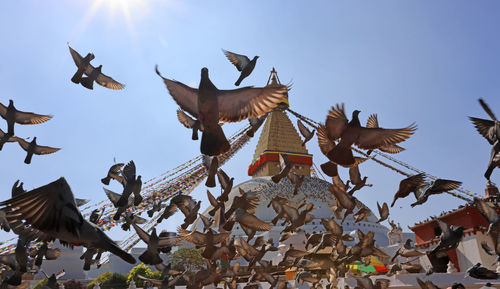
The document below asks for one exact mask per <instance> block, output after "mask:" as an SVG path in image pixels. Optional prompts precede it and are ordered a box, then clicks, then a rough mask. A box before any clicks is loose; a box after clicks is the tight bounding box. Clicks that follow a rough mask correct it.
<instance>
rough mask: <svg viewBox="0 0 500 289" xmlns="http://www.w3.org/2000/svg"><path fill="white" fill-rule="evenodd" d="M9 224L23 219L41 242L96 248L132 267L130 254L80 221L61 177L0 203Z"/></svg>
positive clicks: (100, 232) (73, 198)
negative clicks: (55, 240)
mask: <svg viewBox="0 0 500 289" xmlns="http://www.w3.org/2000/svg"><path fill="white" fill-rule="evenodd" d="M0 206H5V207H6V208H7V209H8V210H6V212H7V213H6V214H7V218H8V219H10V221H9V222H15V221H21V220H24V221H25V223H26V224H29V225H31V227H32V228H33V229H36V230H38V231H40V232H41V233H42V234H43V236H41V237H40V238H39V239H40V240H42V241H52V240H54V239H59V240H60V242H61V243H63V244H67V245H72V246H85V247H87V248H89V247H92V248H99V249H103V250H105V251H110V252H111V253H113V254H115V255H117V256H118V257H120V258H121V259H123V260H124V261H126V262H128V263H131V264H134V263H135V262H136V261H135V259H134V257H132V255H130V254H128V253H127V252H125V251H123V250H122V249H121V248H120V247H119V246H118V245H116V243H115V242H113V241H112V240H111V239H110V238H109V237H108V236H107V235H106V234H104V233H103V232H102V231H101V229H99V228H98V227H97V226H95V225H94V224H92V223H90V222H89V221H87V220H86V219H84V218H83V216H82V214H81V212H80V211H79V210H78V208H77V207H76V203H75V197H74V195H73V193H72V191H71V188H70V187H69V185H68V183H67V182H66V180H65V179H64V178H60V179H58V180H56V181H54V182H52V183H50V184H48V185H45V186H42V187H39V188H36V189H34V190H32V191H29V192H27V193H25V194H22V195H19V196H17V197H14V198H12V199H9V200H6V201H3V202H1V203H0Z"/></svg>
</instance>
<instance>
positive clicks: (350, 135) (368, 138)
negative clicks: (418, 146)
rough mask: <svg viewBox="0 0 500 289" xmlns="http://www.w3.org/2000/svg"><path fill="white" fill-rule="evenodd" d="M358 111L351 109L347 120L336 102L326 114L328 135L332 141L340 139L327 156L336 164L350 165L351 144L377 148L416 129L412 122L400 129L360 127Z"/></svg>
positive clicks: (402, 139) (412, 132)
mask: <svg viewBox="0 0 500 289" xmlns="http://www.w3.org/2000/svg"><path fill="white" fill-rule="evenodd" d="M359 113H360V111H359V110H355V111H353V112H352V119H351V121H348V120H347V117H346V115H345V112H344V105H343V104H342V105H338V104H337V106H336V107H332V109H331V110H330V112H329V114H328V116H327V119H326V129H327V132H328V135H329V136H330V137H331V138H332V139H333V140H334V141H337V140H339V139H340V142H339V143H338V144H337V146H335V147H334V148H333V149H332V150H331V151H330V152H329V153H328V158H329V159H330V160H332V161H333V162H335V163H337V164H340V165H352V164H354V163H355V159H354V156H353V154H352V150H351V146H352V145H353V144H355V145H356V146H358V147H359V148H360V149H367V150H370V149H371V150H373V149H378V148H380V147H384V146H388V145H394V144H397V143H400V142H402V141H405V140H407V139H408V138H409V137H410V136H411V135H412V134H414V133H415V130H416V129H417V127H416V125H414V124H412V125H410V126H408V127H406V128H400V129H384V128H366V127H362V126H361V123H360V121H359V118H358V115H359Z"/></svg>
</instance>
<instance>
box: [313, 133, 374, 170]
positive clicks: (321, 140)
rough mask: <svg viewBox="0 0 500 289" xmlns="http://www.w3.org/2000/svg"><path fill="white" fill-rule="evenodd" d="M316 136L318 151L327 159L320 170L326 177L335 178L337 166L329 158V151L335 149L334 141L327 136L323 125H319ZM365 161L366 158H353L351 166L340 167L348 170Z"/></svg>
mask: <svg viewBox="0 0 500 289" xmlns="http://www.w3.org/2000/svg"><path fill="white" fill-rule="evenodd" d="M316 135H317V137H318V146H319V149H320V150H321V153H323V154H324V155H325V156H326V157H327V158H328V159H329V161H328V162H326V163H324V164H321V165H320V167H321V170H322V171H323V172H324V173H325V174H326V175H327V176H329V177H335V176H337V175H338V168H337V165H338V164H337V163H335V162H334V161H332V159H330V158H329V153H330V151H332V150H333V148H335V146H336V144H335V140H334V139H333V138H331V137H330V136H329V135H328V131H327V130H326V127H325V126H324V125H319V126H318V127H317V132H316ZM366 160H367V158H361V157H354V163H353V164H349V165H342V166H343V167H347V168H350V167H354V166H357V165H359V164H361V163H362V162H364V161H366Z"/></svg>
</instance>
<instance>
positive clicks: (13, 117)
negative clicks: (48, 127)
mask: <svg viewBox="0 0 500 289" xmlns="http://www.w3.org/2000/svg"><path fill="white" fill-rule="evenodd" d="M0 116H1V117H2V118H3V119H5V120H6V121H7V135H9V136H14V124H15V123H18V124H40V123H44V122H46V121H48V120H49V119H51V118H52V116H51V115H43V114H36V113H33V112H24V111H20V110H17V109H16V108H15V107H14V101H13V100H12V99H9V105H8V106H5V105H3V103H0Z"/></svg>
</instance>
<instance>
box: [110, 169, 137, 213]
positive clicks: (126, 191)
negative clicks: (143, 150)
mask: <svg viewBox="0 0 500 289" xmlns="http://www.w3.org/2000/svg"><path fill="white" fill-rule="evenodd" d="M122 174H123V177H124V178H125V186H124V188H123V193H122V195H121V197H120V199H119V200H118V202H117V203H116V204H117V206H119V207H122V206H125V205H126V204H127V202H128V198H129V196H130V194H132V193H134V206H138V205H139V204H140V203H141V202H142V196H141V194H140V193H141V187H142V180H141V176H137V177H136V168H135V163H134V161H130V162H129V163H128V164H127V165H126V166H125V168H124V169H123V173H122Z"/></svg>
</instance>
